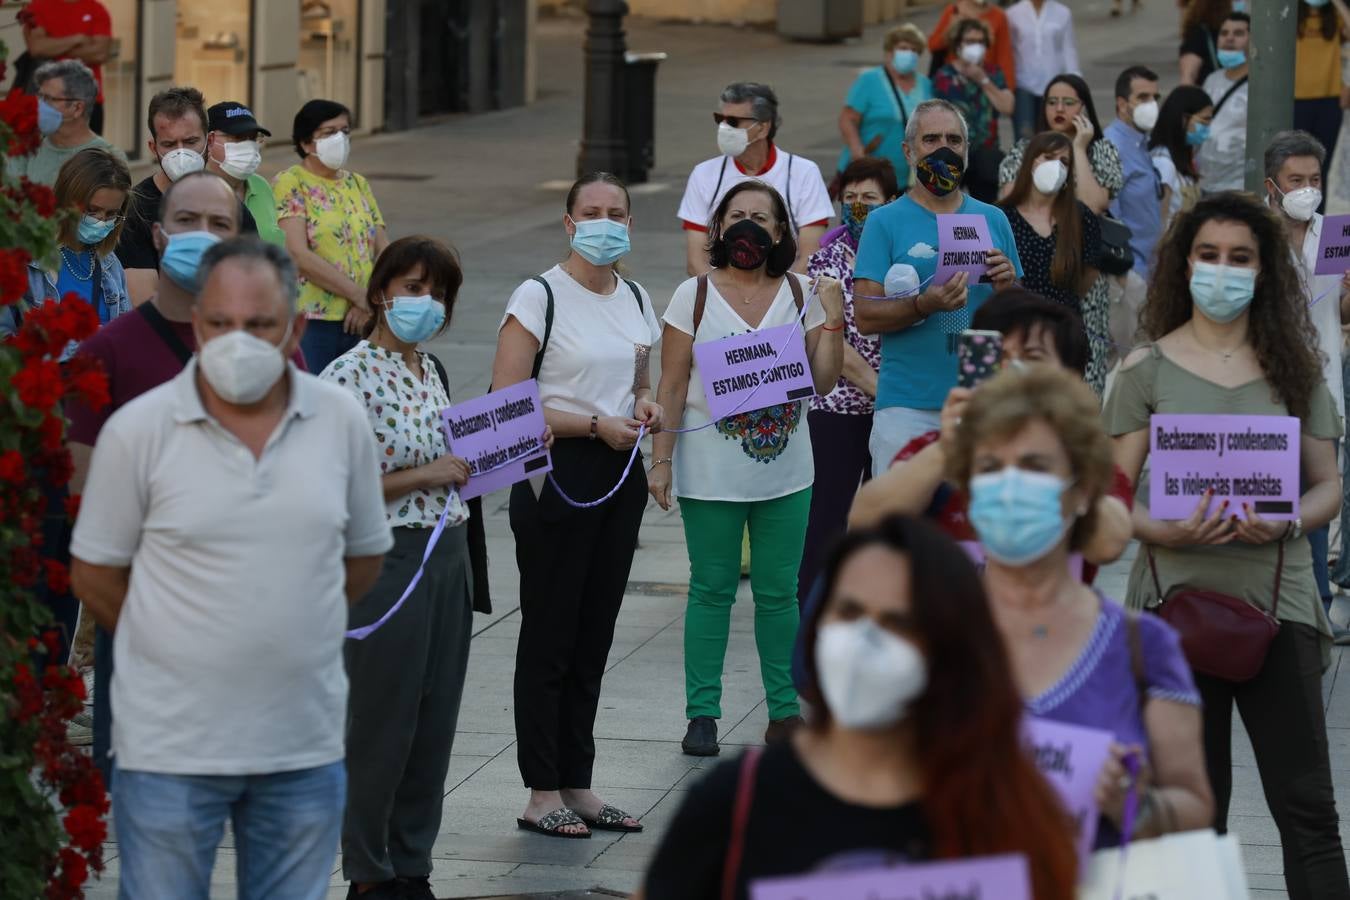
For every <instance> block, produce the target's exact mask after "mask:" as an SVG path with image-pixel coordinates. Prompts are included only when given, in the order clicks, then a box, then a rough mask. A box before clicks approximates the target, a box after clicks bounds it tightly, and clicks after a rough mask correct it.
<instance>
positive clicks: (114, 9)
mask: <svg viewBox="0 0 1350 900" xmlns="http://www.w3.org/2000/svg"><path fill="white" fill-rule="evenodd" d="M103 5H104V6H106V7H107V8H108V14H109V15H110V16H111V17H112V54H111V56H110V57H109V58H108V61H107V62H105V63H104V64H103V136H104V137H105V138H107V139H108V140H109V141H111V142H112V144H113V145H114V146H116V147H120V148H122V149H123V150H125V151H126V154H127V156H129V157H131V158H132V159H139V158H140V157H141V156H143V155H144V154H145V140H146V133H145V125H144V124H143V123H144V119H145V115H144V104H143V103H141V99H140V97H139V96H138V90H139V88H140V81H141V60H140V52H139V51H140V41H139V30H140V24H141V23H140V9H139V7H140V3H139V2H137V0H103Z"/></svg>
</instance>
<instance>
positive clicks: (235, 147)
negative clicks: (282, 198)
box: [206, 100, 286, 247]
mask: <svg viewBox="0 0 1350 900" xmlns="http://www.w3.org/2000/svg"><path fill="white" fill-rule="evenodd" d="M206 118H207V123H208V124H207V127H208V129H209V133H208V134H207V136H206V168H207V169H208V170H209V171H211V172H214V173H216V174H217V175H219V176H220V177H221V178H224V179H225V180H226V181H227V182H229V184H230V187H232V188H234V192H235V194H236V195H238V197H239V199H240V200H242V201H243V203H244V206H245V207H246V208H247V209H248V211H249V214H250V215H252V216H253V221H254V223H255V224H256V225H257V227H258V237H260V238H262V239H263V240H264V241H267V242H268V243H269V244H276V245H277V246H278V247H284V246H286V235H285V233H284V232H282V230H281V227H280V226H279V225H277V204H276V200H275V199H273V197H272V186H271V185H270V184H268V183H267V179H266V178H264V177H262V176H261V175H259V174H257V168H258V165H259V164H260V163H261V162H262V143H263V138H269V137H271V136H272V132H270V131H268V130H267V129H266V128H263V127H262V126H261V125H259V124H258V121H257V120H256V119H254V118H253V113H252V112H250V111H249V109H248V107H247V106H244V104H242V103H236V102H235V101H233V100H225V101H222V102H220V103H217V104H216V105H215V106H212V107H211V108H210V109H208V110H207V111H206Z"/></svg>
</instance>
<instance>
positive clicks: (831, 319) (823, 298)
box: [788, 275, 844, 329]
mask: <svg viewBox="0 0 1350 900" xmlns="http://www.w3.org/2000/svg"><path fill="white" fill-rule="evenodd" d="M788 277H789V278H790V277H792V276H790V275H789V276H788ZM812 287H813V288H814V289H815V292H816V295H817V296H818V297H820V306H821V308H822V309H824V310H825V324H826V325H827V326H828V327H829V328H831V329H834V328H839V327H840V326H842V325H843V324H844V285H843V282H841V281H840V280H839V279H838V278H830V277H829V276H828V275H822V276H820V277H819V278H817V279H816V282H815V284H814V285H812Z"/></svg>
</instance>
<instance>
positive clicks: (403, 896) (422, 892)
mask: <svg viewBox="0 0 1350 900" xmlns="http://www.w3.org/2000/svg"><path fill="white" fill-rule="evenodd" d="M399 891H400V893H399V895H398V896H399V900H436V895H435V894H433V893H432V892H431V879H430V878H429V877H427V876H426V875H423V876H422V877H421V878H400V879H399Z"/></svg>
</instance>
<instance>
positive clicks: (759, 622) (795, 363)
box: [648, 181, 845, 756]
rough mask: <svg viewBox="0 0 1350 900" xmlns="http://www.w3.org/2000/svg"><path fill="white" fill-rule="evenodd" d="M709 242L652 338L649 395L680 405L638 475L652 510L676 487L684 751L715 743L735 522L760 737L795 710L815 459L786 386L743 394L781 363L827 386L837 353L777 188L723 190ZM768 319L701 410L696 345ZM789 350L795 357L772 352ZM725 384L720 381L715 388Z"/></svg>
mask: <svg viewBox="0 0 1350 900" xmlns="http://www.w3.org/2000/svg"><path fill="white" fill-rule="evenodd" d="M708 250H709V253H710V254H711V262H712V267H713V268H712V272H710V273H709V274H707V275H700V276H698V277H696V278H690V279H689V280H688V281H686V282H684V283H683V284H682V285H680V286H679V287H678V288H676V289H675V296H674V297H672V298H671V301H670V306H669V307H667V309H666V315H665V322H666V327H665V332H664V335H663V338H662V344H661V348H662V349H661V385H660V389H659V398H660V400H661V402H662V405H663V406H664V407H665V408H666V409H668V410H670V418H671V419H672V420H673V421H674V420H678V419H680V418H681V417H683V418H684V424H685V430H686V431H688V432H689V433H687V434H684V435H683V436H682V437H681V438H680V440H679V443H678V445H677V444H676V435H675V434H674V433H673V432H663V433H661V434H659V435H657V436H656V438H655V439H654V441H653V442H652V452H653V453H654V454H655V456H656V459H655V460H653V462H652V468H651V472H650V473H649V475H648V485H649V488H650V490H651V493H652V496H654V497H655V498H656V502H657V503H659V504H660V505H661V508H662V509H669V508H670V505H671V500H672V497H679V498H680V516H681V518H682V519H683V520H684V534H685V540H686V543H687V544H688V546H689V607H688V614H687V617H686V620H685V627H684V670H685V698H686V707H685V712H686V715H687V717H688V719H689V727H688V731H687V732H686V734H685V737H684V742H683V748H684V752H685V753H688V754H690V755H691V756H714V755H716V754H717V752H718V745H717V720H718V719H719V718H721V715H722V705H721V703H722V664H723V662H724V660H725V658H726V652H727V638H728V634H729V630H730V624H731V606H732V604H733V603H735V601H736V588H737V586H738V585H739V583H740V577H741V571H740V565H741V559H740V547H741V535H742V533H744V531H745V530H746V528H747V525H748V527H749V532H750V588H751V591H752V592H753V594H754V598H755V645H756V647H757V648H758V650H759V666H760V675H761V676H762V678H763V681H764V693H765V696H766V697H767V699H768V705H769V728H768V731H767V732H766V733H765V736H764V737H765V740H766V741H774V740H777V739H781V738H784V737H786V736H787V734H788V733H789V732H790V731H791V730H792V728H793V727H795V726H796V725H797V724H798V723H799V722H800V721H801V710H800V706H799V705H798V703H797V691H796V689H795V688H793V686H792V673H791V671H790V664H791V660H792V646H793V643H794V642H795V641H796V639H797V622H798V618H799V613H798V608H797V569H798V566H799V565H800V564H801V558H802V546H803V542H804V541H805V539H806V524H807V515H808V510H809V509H810V506H811V485H812V482H813V480H814V478H815V467H814V463H813V461H812V456H811V441H810V437H809V436H808V435H806V434H804V433H802V431H804V429H801V425H802V416H803V413H804V407H805V405H806V404H805V403H804V402H803V401H801V400H795V399H791V398H792V396H793V393H795V392H793V393H788V394H787V395H786V396H787V399H784V396H785V394H784V391H783V389H782V388H781V387H780V388H779V389H778V399H777V400H776V401H773V400H770V401H768V403H769V404H770V405H766V401H765V400H764V399H763V398H761V400H760V401H759V402H756V401H755V394H757V393H759V392H760V391H764V393H765V395H766V396H767V395H768V390H765V389H766V388H768V387H769V385H770V384H771V383H772V382H774V381H776V380H778V379H777V377H776V375H777V373H778V372H779V371H780V370H782V369H788V368H791V369H793V370H794V371H795V376H794V377H795V378H797V379H798V380H804V381H806V384H807V386H806V387H805V388H804V391H805V394H806V395H808V396H809V395H810V394H811V392H812V386H813V387H814V389H815V393H818V394H824V393H827V392H829V391H830V390H831V389H832V388H833V387H834V386H835V384H836V383H837V382H838V380H839V373H840V372H841V371H842V368H843V359H844V340H843V338H844V324H845V322H844V308H843V307H844V298H843V289H842V287H841V286H840V284H839V282H838V281H837V280H835V279H833V278H820V279H817V280H816V282H815V287H814V289H813V288H812V283H811V282H809V281H808V280H807V279H806V278H805V277H803V276H800V275H796V274H793V273H791V272H789V271H788V268H789V267H790V266H791V265H792V262H793V260H794V259H795V258H796V255H797V247H796V242H795V241H794V240H793V238H792V227H791V221H790V219H789V218H788V210H787V206H786V205H785V204H784V203H783V198H782V197H781V196H779V194H778V192H777V191H775V190H774V189H773V188H772V187H770V186H769V185H767V184H765V183H764V182H762V181H744V182H741V183H740V184H738V185H736V186H735V187H733V188H732V189H731V190H730V191H728V192H727V194H726V196H725V197H723V198H722V202H721V203H719V204H718V206H717V211H716V212H715V213H714V214H713V218H712V221H711V222H710V227H709V230H708ZM817 297H819V302H817V300H816V298H817ZM799 320H800V321H799ZM794 323H795V324H796V327H795V328H794V327H793V326H794ZM771 328H780V329H791V330H790V332H789V333H788V334H787V335H784V336H778V337H775V338H774V340H776V341H777V344H774V343H773V341H769V340H766V341H765V342H762V343H759V344H749V345H747V346H746V347H745V348H744V350H743V351H740V352H742V353H743V354H749V355H751V356H753V357H754V358H755V365H754V366H752V367H750V369H748V370H744V371H740V372H738V373H737V374H735V375H729V376H728V377H725V378H722V377H718V378H717V379H716V380H715V384H714V388H713V390H714V394H715V395H717V394H722V395H723V396H736V397H738V398H739V400H738V402H737V403H736V404H734V405H733V408H732V410H731V411H730V412H726V411H723V412H719V413H717V414H716V415H714V414H713V413H712V411H711V406H712V403H711V402H710V401H711V399H712V398H710V397H709V396H708V394H707V393H706V392H705V387H704V373H703V368H702V365H701V364H700V360H699V358H698V357H697V355H696V353H695V344H702V343H707V342H712V341H718V340H721V339H724V338H727V337H729V336H735V335H745V334H750V333H758V332H761V331H763V330H765V329H771ZM803 338H804V339H805V344H804V346H803ZM789 349H790V350H792V351H793V352H794V355H795V358H794V359H793V360H792V361H791V362H788V363H787V364H786V365H780V364H779V363H778V360H779V357H784V356H785V355H786V354H787V353H788V351H789ZM717 355H719V354H710V355H709V359H705V360H703V363H709V360H713V361H715V357H716V356H717ZM721 355H725V356H726V357H727V358H728V360H730V358H731V357H732V356H733V354H732V353H727V354H721ZM728 386H730V388H731V389H732V391H733V393H730V394H728V393H726V392H724V391H723V390H722V388H726V387H728ZM686 412H687V413H688V415H685V413H686ZM672 470H673V471H672Z"/></svg>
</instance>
